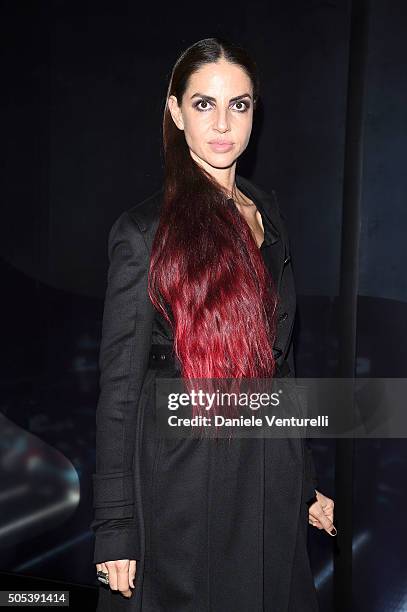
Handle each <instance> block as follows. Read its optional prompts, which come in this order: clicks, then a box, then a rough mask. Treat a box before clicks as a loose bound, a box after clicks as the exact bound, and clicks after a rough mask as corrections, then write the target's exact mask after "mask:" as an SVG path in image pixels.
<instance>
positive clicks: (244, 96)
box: [191, 92, 251, 102]
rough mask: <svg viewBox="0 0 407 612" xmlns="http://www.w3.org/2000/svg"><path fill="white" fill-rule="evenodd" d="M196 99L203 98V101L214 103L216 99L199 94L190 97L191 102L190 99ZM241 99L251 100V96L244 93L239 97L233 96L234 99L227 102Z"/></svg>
mask: <svg viewBox="0 0 407 612" xmlns="http://www.w3.org/2000/svg"><path fill="white" fill-rule="evenodd" d="M196 97H199V98H204V99H205V100H211V102H216V98H213V97H212V96H206V95H205V94H201V93H199V92H196V93H194V94H193V95H192V96H191V100H192V98H196ZM242 98H250V99H251V95H250V94H248V93H244V94H241V95H240V96H235V97H234V98H230V100H229V102H236V100H241V99H242Z"/></svg>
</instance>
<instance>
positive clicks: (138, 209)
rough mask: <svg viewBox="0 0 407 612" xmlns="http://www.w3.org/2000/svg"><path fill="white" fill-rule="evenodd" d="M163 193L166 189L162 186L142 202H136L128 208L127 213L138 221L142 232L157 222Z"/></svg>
mask: <svg viewBox="0 0 407 612" xmlns="http://www.w3.org/2000/svg"><path fill="white" fill-rule="evenodd" d="M163 193H164V189H163V187H161V188H160V189H158V190H157V191H155V192H154V193H153V194H151V195H149V196H148V197H147V198H145V199H144V200H142V201H141V202H138V203H137V204H134V205H133V206H131V207H130V208H128V209H127V210H126V213H127V214H128V215H129V216H130V217H131V219H132V220H133V221H135V222H136V223H137V225H138V227H139V228H140V230H141V231H142V232H145V231H147V230H148V229H149V228H150V227H151V226H152V225H154V224H155V223H157V221H158V218H159V213H160V207H161V203H162V199H163Z"/></svg>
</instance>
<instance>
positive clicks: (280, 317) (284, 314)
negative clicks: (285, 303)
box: [278, 312, 288, 323]
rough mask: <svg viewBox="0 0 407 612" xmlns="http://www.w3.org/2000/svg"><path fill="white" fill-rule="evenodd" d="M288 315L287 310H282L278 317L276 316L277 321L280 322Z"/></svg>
mask: <svg viewBox="0 0 407 612" xmlns="http://www.w3.org/2000/svg"><path fill="white" fill-rule="evenodd" d="M287 317H288V312H283V313H282V314H281V315H280V316H279V317H278V322H279V323H281V322H282V321H285V320H286V319H287Z"/></svg>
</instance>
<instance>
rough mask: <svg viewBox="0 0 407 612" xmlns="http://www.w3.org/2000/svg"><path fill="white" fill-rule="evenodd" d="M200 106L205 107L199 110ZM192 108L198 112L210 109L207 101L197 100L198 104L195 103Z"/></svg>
mask: <svg viewBox="0 0 407 612" xmlns="http://www.w3.org/2000/svg"><path fill="white" fill-rule="evenodd" d="M200 104H204V105H206V106H205V107H204V108H199V105H200ZM194 108H196V109H197V110H199V111H206V110H208V108H210V104H209V102H208V101H207V100H198V102H195V104H194Z"/></svg>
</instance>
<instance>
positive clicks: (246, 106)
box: [235, 100, 250, 113]
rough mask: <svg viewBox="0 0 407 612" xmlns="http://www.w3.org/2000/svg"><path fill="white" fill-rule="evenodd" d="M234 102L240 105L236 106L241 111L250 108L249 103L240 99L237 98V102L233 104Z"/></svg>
mask: <svg viewBox="0 0 407 612" xmlns="http://www.w3.org/2000/svg"><path fill="white" fill-rule="evenodd" d="M236 104H239V105H240V108H238V109H237V110H238V111H239V112H241V113H244V112H245V111H247V110H249V108H250V105H249V104H248V103H247V102H243V101H242V100H238V101H237V102H235V105H236Z"/></svg>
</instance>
